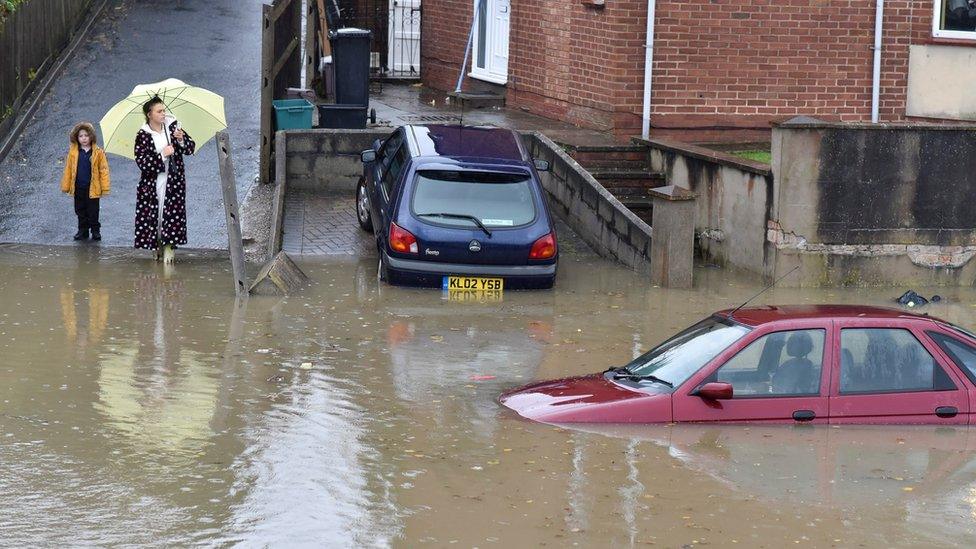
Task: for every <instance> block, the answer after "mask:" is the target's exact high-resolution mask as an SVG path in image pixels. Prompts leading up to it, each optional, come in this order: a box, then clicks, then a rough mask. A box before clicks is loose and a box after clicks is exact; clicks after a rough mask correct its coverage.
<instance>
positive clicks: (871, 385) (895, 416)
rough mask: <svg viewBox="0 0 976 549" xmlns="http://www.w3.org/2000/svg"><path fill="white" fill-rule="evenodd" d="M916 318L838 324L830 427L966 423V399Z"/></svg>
mask: <svg viewBox="0 0 976 549" xmlns="http://www.w3.org/2000/svg"><path fill="white" fill-rule="evenodd" d="M918 323H919V322H918V321H915V320H900V319H896V320H863V321H862V320H856V319H855V320H845V321H839V322H838V323H837V330H836V332H835V334H834V338H835V341H834V347H835V348H837V349H838V352H837V353H836V355H835V356H836V359H835V362H834V367H833V368H832V375H831V384H830V386H831V389H830V422H831V423H879V424H912V423H919V424H923V423H931V424H965V423H968V421H969V395H968V392H967V390H966V385H965V384H964V382H963V380H962V379H960V377H959V374H958V373H957V372H956V371H955V369H954V368H952V367H951V366H949V365H948V364H945V363H944V358H943V356H942V354H941V353H939V352H938V351H937V348H936V347H935V346H934V344H933V343H932V342H931V341H929V340H928V339H927V338H926V337H925V336H924V334H923V332H922V331H921V330H918V329H917V328H916V327H915V326H914V324H918Z"/></svg>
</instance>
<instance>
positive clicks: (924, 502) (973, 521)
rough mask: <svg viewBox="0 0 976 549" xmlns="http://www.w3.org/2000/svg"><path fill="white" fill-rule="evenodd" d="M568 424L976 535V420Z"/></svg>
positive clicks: (765, 482) (772, 496) (939, 531)
mask: <svg viewBox="0 0 976 549" xmlns="http://www.w3.org/2000/svg"><path fill="white" fill-rule="evenodd" d="M569 427H570V428H571V429H574V430H582V431H585V432H589V433H597V434H600V435H604V436H609V437H613V438H618V439H624V440H626V441H628V444H631V445H632V444H636V443H638V442H644V443H647V442H649V443H653V444H654V445H657V446H660V447H662V448H665V449H666V450H667V452H668V454H669V455H670V456H671V457H673V458H675V459H677V460H678V461H680V462H681V464H682V465H683V466H684V467H686V468H688V469H691V470H694V471H699V472H701V473H704V474H707V475H708V476H710V477H712V478H714V479H715V480H717V481H719V482H721V483H722V484H724V485H726V486H728V487H729V488H730V489H732V490H734V491H735V492H738V493H748V494H754V495H755V496H756V497H759V498H761V499H764V500H767V501H772V502H775V501H788V502H792V503H799V504H803V505H811V504H812V505H818V506H822V507H824V508H833V509H843V510H844V511H845V512H847V513H852V514H860V513H861V512H862V511H861V510H863V509H867V508H873V507H880V506H884V508H885V509H886V513H887V515H886V516H887V517H888V518H889V519H891V520H896V521H897V522H899V523H911V524H913V530H916V531H917V532H918V533H919V534H923V533H924V535H925V536H929V537H931V538H932V539H945V540H947V541H948V540H956V541H958V540H959V539H960V535H964V536H968V535H976V498H974V494H976V430H974V429H971V428H968V427H959V428H957V427H930V426H917V427H916V426H911V427H908V426H899V427H877V426H843V427H830V426H797V427H788V426H743V425H707V426H706V425H701V426H699V425H661V426H654V425H645V426H637V425H607V426H597V425H593V426H579V425H573V426H569ZM640 488H641V487H640V486H639V485H638V484H637V483H635V484H633V485H632V486H631V487H630V489H631V490H633V491H638V490H639V489H640ZM621 490H624V489H623V488H622V489H621ZM947 531H948V532H949V534H948V535H947V534H946V532H947ZM891 541H892V542H893V543H895V542H899V541H903V538H897V539H893V540H891ZM953 543H954V542H953Z"/></svg>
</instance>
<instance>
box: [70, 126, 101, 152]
mask: <svg viewBox="0 0 976 549" xmlns="http://www.w3.org/2000/svg"><path fill="white" fill-rule="evenodd" d="M81 130H85V131H86V132H88V135H90V136H91V144H92V145H93V146H94V145H98V134H97V133H95V126H93V125H92V123H91V122H79V123H77V124H75V127H74V128H71V133H69V134H68V140H69V141H70V142H71V144H72V145H77V146H79V147H80V146H81V145H79V143H78V132H80V131H81Z"/></svg>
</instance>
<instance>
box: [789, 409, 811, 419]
mask: <svg viewBox="0 0 976 549" xmlns="http://www.w3.org/2000/svg"><path fill="white" fill-rule="evenodd" d="M815 417H817V414H816V413H814V411H813V410H797V411H795V412H793V419H795V420H796V421H813V418H815Z"/></svg>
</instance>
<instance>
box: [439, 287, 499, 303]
mask: <svg viewBox="0 0 976 549" xmlns="http://www.w3.org/2000/svg"><path fill="white" fill-rule="evenodd" d="M445 293H446V294H447V300H448V301H455V302H460V303H497V302H499V301H501V300H502V291H501V290H447V291H446V292H445Z"/></svg>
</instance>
